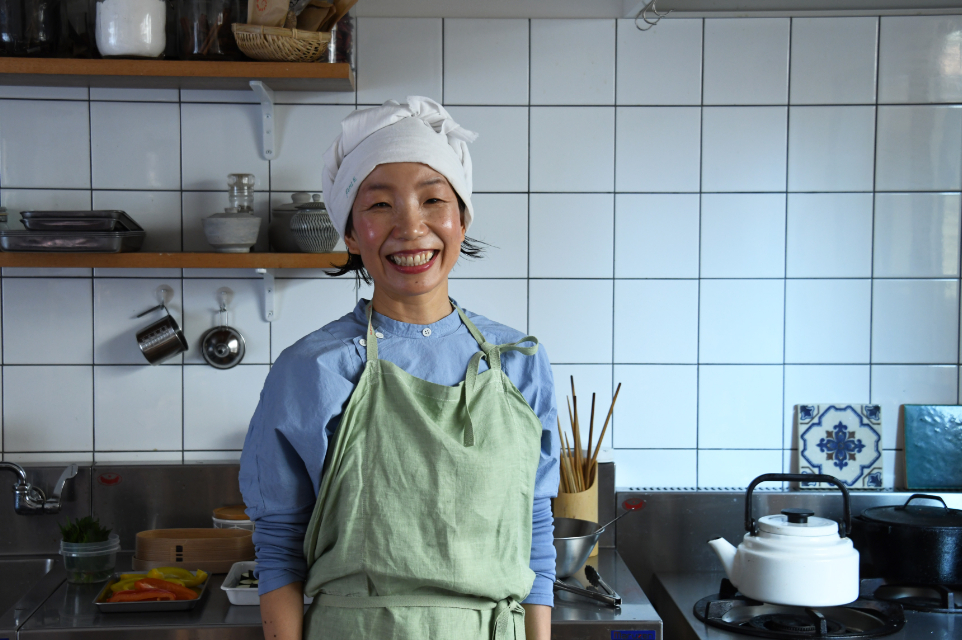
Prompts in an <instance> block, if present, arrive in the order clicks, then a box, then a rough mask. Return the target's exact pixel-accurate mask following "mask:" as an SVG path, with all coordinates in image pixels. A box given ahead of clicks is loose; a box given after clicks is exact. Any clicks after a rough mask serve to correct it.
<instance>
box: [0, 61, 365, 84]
mask: <svg viewBox="0 0 962 640" xmlns="http://www.w3.org/2000/svg"><path fill="white" fill-rule="evenodd" d="M251 80H261V81H263V82H264V84H266V85H267V86H269V87H270V88H271V89H274V90H275V91H353V89H354V73H353V72H352V71H351V65H349V64H347V63H328V62H253V61H250V62H231V61H209V60H121V59H91V60H88V59H78V58H3V57H0V85H24V86H58V87H126V88H147V89H164V88H178V89H250V81H251Z"/></svg>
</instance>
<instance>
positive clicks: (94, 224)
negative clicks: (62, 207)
mask: <svg viewBox="0 0 962 640" xmlns="http://www.w3.org/2000/svg"><path fill="white" fill-rule="evenodd" d="M21 222H23V227H24V228H25V229H26V230H27V231H70V232H78V231H117V230H118V229H117V227H120V231H123V230H124V228H123V225H121V223H120V220H118V219H116V218H23V219H22V220H21Z"/></svg>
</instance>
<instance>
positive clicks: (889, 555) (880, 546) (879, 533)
mask: <svg viewBox="0 0 962 640" xmlns="http://www.w3.org/2000/svg"><path fill="white" fill-rule="evenodd" d="M921 500H933V501H937V502H938V503H940V504H938V505H933V504H931V503H920V502H919V501H921ZM913 501H915V502H913ZM852 525H853V532H852V533H853V535H852V540H853V542H854V543H855V547H856V548H857V549H858V550H859V553H862V554H864V555H866V556H868V558H870V559H871V564H872V566H873V567H874V569H875V572H876V573H877V574H878V575H879V576H880V577H882V578H885V579H886V580H888V581H891V582H898V583H901V584H913V585H957V584H962V510H960V509H952V508H950V507H949V506H948V505H946V504H945V501H944V500H943V499H942V498H940V497H939V496H933V495H928V494H923V493H917V494H914V495H912V496H910V497H909V499H908V500H906V501H905V504H901V505H887V506H881V507H871V508H869V509H866V510H865V511H863V512H862V514H861V515H860V516H857V517H855V518H853V519H852Z"/></svg>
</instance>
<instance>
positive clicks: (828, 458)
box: [795, 404, 882, 489]
mask: <svg viewBox="0 0 962 640" xmlns="http://www.w3.org/2000/svg"><path fill="white" fill-rule="evenodd" d="M795 415H796V419H797V421H798V467H799V472H800V473H824V474H827V475H830V476H835V477H836V478H838V479H839V480H841V481H842V483H843V484H844V485H845V486H846V487H848V488H849V489H881V488H882V408H881V407H880V406H879V405H877V404H800V405H796V406H795ZM799 485H800V486H801V488H803V489H824V488H828V487H830V486H831V485H826V484H824V483H818V482H801V483H799Z"/></svg>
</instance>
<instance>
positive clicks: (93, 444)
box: [87, 87, 97, 464]
mask: <svg viewBox="0 0 962 640" xmlns="http://www.w3.org/2000/svg"><path fill="white" fill-rule="evenodd" d="M87 153H88V154H89V156H88V163H89V166H88V167H87V170H88V172H89V174H88V176H89V180H90V196H89V197H90V209H91V210H93V208H94V126H93V109H91V101H90V87H87ZM95 273H96V270H95V269H90V449H91V453H90V455H91V459H92V460H93V463H94V464H96V463H97V380H96V372H97V369H96V367H95V365H96V362H97V357H96V356H97V329H96V326H97V325H96V322H97V309H96V302H97V298H96V295H95V293H94V274H95Z"/></svg>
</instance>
